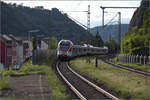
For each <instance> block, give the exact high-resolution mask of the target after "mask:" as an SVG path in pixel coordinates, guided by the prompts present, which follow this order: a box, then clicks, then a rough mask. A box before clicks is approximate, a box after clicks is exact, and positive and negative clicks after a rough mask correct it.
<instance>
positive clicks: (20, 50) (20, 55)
mask: <svg viewBox="0 0 150 100" xmlns="http://www.w3.org/2000/svg"><path fill="white" fill-rule="evenodd" d="M17 62H19V63H22V62H23V45H18V46H17Z"/></svg>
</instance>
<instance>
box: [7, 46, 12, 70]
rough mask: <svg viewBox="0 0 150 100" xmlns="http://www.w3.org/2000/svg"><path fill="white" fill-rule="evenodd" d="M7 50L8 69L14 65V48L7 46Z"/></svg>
mask: <svg viewBox="0 0 150 100" xmlns="http://www.w3.org/2000/svg"><path fill="white" fill-rule="evenodd" d="M6 48H7V49H6V54H7V56H6V68H8V67H10V66H11V65H12V46H7V47H6Z"/></svg>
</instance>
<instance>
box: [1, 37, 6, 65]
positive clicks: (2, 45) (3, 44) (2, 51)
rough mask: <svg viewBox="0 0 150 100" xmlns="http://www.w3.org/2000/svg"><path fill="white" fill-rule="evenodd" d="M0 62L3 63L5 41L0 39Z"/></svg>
mask: <svg viewBox="0 0 150 100" xmlns="http://www.w3.org/2000/svg"><path fill="white" fill-rule="evenodd" d="M0 62H1V64H3V65H4V64H5V43H4V42H3V41H2V40H0Z"/></svg>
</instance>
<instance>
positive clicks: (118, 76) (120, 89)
mask: <svg viewBox="0 0 150 100" xmlns="http://www.w3.org/2000/svg"><path fill="white" fill-rule="evenodd" d="M71 65H72V67H73V69H75V70H76V71H78V72H80V73H84V74H87V75H88V76H90V77H91V78H93V79H94V80H96V81H97V82H99V83H102V84H105V85H106V86H107V87H108V88H110V89H112V90H113V91H115V92H116V93H117V94H118V95H119V96H120V98H123V99H124V98H125V99H128V98H131V99H142V100H147V99H149V98H150V85H149V84H150V79H149V78H148V77H142V76H140V75H137V74H134V73H131V72H129V71H126V70H124V69H119V68H116V67H113V66H111V65H109V64H106V63H103V62H100V61H99V65H98V67H97V68H95V67H94V60H92V61H91V63H90V64H87V63H86V60H85V59H84V58H82V59H76V60H73V61H71Z"/></svg>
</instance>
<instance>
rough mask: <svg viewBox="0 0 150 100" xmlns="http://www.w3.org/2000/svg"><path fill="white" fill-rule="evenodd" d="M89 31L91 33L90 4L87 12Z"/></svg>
mask: <svg viewBox="0 0 150 100" xmlns="http://www.w3.org/2000/svg"><path fill="white" fill-rule="evenodd" d="M87 31H88V32H89V33H90V5H88V12H87Z"/></svg>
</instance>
